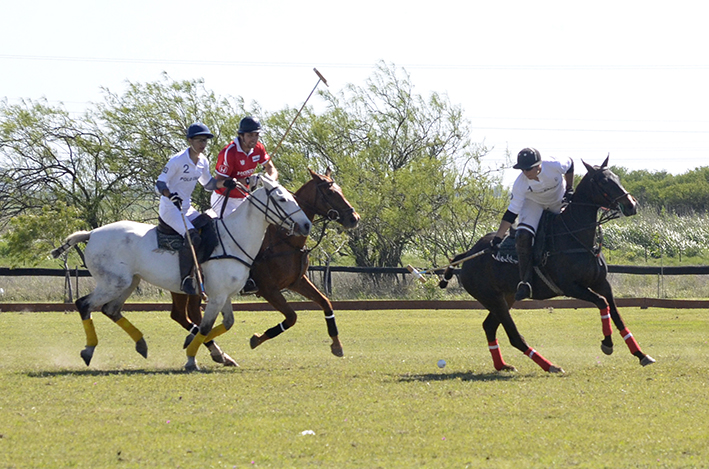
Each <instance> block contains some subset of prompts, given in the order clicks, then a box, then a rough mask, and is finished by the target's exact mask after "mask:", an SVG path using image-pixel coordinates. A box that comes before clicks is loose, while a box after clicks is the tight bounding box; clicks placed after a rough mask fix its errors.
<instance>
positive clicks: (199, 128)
mask: <svg viewBox="0 0 709 469" xmlns="http://www.w3.org/2000/svg"><path fill="white" fill-rule="evenodd" d="M198 135H206V136H207V138H213V137H214V135H212V132H210V131H209V128H208V127H207V126H206V125H204V124H202V123H201V122H195V123H194V124H192V125H191V126H189V128H188V129H187V138H194V137H196V136H198Z"/></svg>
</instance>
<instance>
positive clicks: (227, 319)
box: [185, 295, 234, 371]
mask: <svg viewBox="0 0 709 469" xmlns="http://www.w3.org/2000/svg"><path fill="white" fill-rule="evenodd" d="M229 301H230V299H229V297H228V296H226V295H221V296H214V297H212V298H210V300H209V302H208V303H207V306H206V307H205V309H204V317H202V322H201V323H200V325H199V332H198V333H197V334H196V335H195V337H194V339H192V342H190V344H189V345H188V346H187V351H186V353H187V363H186V364H185V369H186V370H187V371H195V370H199V367H198V366H197V361H196V359H195V357H196V356H197V350H199V346H200V345H202V344H203V343H205V342H209V341H211V340H213V339H214V338H215V337H217V336H219V335H221V334H223V333H225V332H226V331H227V330H229V329H230V328H231V326H232V325H233V324H234V312H233V310H232V308H231V303H230V302H229ZM227 303H229V304H227ZM220 310H221V311H222V313H223V314H224V321H223V323H222V324H220V325H218V326H217V327H214V328H213V326H214V322H215V321H216V319H217V315H218V314H219V311H220Z"/></svg>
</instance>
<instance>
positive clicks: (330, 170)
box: [325, 166, 332, 179]
mask: <svg viewBox="0 0 709 469" xmlns="http://www.w3.org/2000/svg"><path fill="white" fill-rule="evenodd" d="M325 176H327V177H329V178H330V179H332V169H330V167H329V166H328V167H327V169H326V170H325Z"/></svg>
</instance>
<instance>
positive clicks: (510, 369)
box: [497, 363, 517, 372]
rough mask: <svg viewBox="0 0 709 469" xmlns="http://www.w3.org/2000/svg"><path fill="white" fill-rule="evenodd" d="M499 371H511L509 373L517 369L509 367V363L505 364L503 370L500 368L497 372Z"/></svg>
mask: <svg viewBox="0 0 709 469" xmlns="http://www.w3.org/2000/svg"><path fill="white" fill-rule="evenodd" d="M497 371H509V372H513V371H517V368H515V367H514V366H512V365H508V364H507V363H505V364H504V365H503V366H502V368H500V369H499V370H497Z"/></svg>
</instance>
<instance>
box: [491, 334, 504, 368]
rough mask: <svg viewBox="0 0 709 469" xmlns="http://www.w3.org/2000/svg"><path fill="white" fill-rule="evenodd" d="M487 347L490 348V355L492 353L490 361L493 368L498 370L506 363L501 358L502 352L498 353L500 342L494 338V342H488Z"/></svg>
mask: <svg viewBox="0 0 709 469" xmlns="http://www.w3.org/2000/svg"><path fill="white" fill-rule="evenodd" d="M487 348H488V349H490V355H492V363H493V364H494V365H495V369H496V370H497V371H500V370H501V369H503V368H504V367H505V365H507V364H506V363H505V361H504V360H503V359H502V354H501V353H500V344H499V343H498V342H497V339H495V341H494V342H488V344H487Z"/></svg>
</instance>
